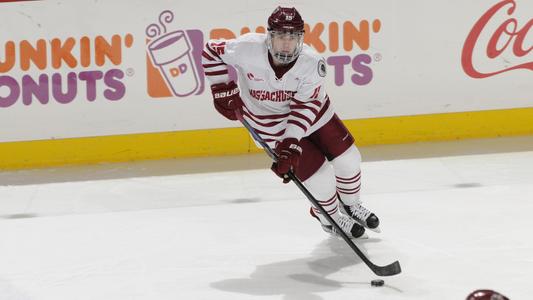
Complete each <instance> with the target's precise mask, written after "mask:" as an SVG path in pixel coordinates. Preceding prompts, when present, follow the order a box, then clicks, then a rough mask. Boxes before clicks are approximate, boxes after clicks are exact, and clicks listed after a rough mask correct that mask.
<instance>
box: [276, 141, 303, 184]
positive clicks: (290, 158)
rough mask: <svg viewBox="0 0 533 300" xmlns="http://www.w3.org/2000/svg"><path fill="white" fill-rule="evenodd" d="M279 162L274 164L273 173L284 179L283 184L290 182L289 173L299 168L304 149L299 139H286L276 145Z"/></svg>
mask: <svg viewBox="0 0 533 300" xmlns="http://www.w3.org/2000/svg"><path fill="white" fill-rule="evenodd" d="M276 153H277V154H278V161H277V162H275V163H273V164H272V168H271V169H272V171H274V173H276V175H278V176H279V177H281V178H283V183H287V182H289V181H290V179H289V177H287V173H289V171H291V170H296V168H298V162H299V160H300V156H301V155H302V147H300V144H299V142H298V140H297V139H295V138H286V139H284V140H283V141H281V143H278V144H277V145H276Z"/></svg>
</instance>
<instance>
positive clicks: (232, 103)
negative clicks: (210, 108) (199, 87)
mask: <svg viewBox="0 0 533 300" xmlns="http://www.w3.org/2000/svg"><path fill="white" fill-rule="evenodd" d="M211 92H212V93H213V102H214V104H215V109H216V110H217V111H218V112H219V113H220V114H221V115H223V116H224V117H226V118H227V119H230V120H232V121H235V120H237V116H236V115H235V110H237V109H238V110H241V109H242V105H243V104H242V100H241V96H239V88H238V87H237V84H236V83H235V82H234V81H230V82H228V83H217V84H213V85H212V86H211Z"/></svg>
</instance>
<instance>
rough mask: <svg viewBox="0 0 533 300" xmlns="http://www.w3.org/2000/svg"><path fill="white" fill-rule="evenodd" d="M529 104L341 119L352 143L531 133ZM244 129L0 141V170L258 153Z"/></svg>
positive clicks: (532, 131) (364, 143) (532, 127)
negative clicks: (474, 110)
mask: <svg viewBox="0 0 533 300" xmlns="http://www.w3.org/2000/svg"><path fill="white" fill-rule="evenodd" d="M532 120H533V109H512V110H499V111H481V112H468V113H449V114H436V115H419V116H409V117H389V118H379V119H363V120H345V124H346V126H347V127H348V129H349V130H350V132H351V133H352V134H353V135H354V137H355V139H356V144H357V145H358V146H366V145H377V144H393V143H409V142H422V141H442V140H454V139H465V138H481V137H499V136H513V135H531V134H533V126H532ZM261 151H262V150H260V149H258V148H257V147H256V146H255V144H254V143H253V142H252V141H251V138H250V136H249V135H248V133H247V132H246V130H245V129H244V128H226V129H214V130H198V131H177V132H165V133H148V134H134V135H121V136H105V137H93V138H76V139H62V140H54V141H30V142H13V143H3V144H0V155H1V156H2V157H3V160H2V163H1V165H0V167H1V168H2V169H22V168H34V167H49V166H55V165H64V164H91V163H101V162H120V161H134V160H145V159H163V158H179V157H198V156H211V155H231V154H246V153H256V152H261Z"/></svg>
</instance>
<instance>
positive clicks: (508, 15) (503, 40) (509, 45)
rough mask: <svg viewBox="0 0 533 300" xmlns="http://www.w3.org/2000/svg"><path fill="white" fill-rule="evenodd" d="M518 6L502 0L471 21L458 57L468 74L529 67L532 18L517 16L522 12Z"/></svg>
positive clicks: (531, 66) (484, 74) (532, 48)
mask: <svg viewBox="0 0 533 300" xmlns="http://www.w3.org/2000/svg"><path fill="white" fill-rule="evenodd" d="M519 9H520V7H517V4H516V2H515V1H514V0H503V1H500V2H498V3H496V4H495V5H494V6H492V7H490V8H489V9H488V10H487V11H486V12H485V13H484V14H483V15H482V16H481V17H480V18H479V20H478V21H477V22H476V23H475V24H474V26H473V28H472V30H471V31H470V33H469V34H468V36H467V38H466V40H465V43H464V46H463V53H462V58H461V64H462V66H463V70H464V72H465V73H466V74H467V75H468V76H470V77H472V78H485V77H490V76H494V75H497V74H501V73H504V72H509V71H512V70H518V69H522V70H524V69H525V70H530V71H533V60H532V55H531V54H532V51H533V46H532V45H531V32H530V30H531V27H533V19H532V18H530V17H520V15H522V16H523V15H524V14H520V12H519ZM515 11H516V12H515ZM524 12H525V11H524ZM526 15H527V14H526ZM529 15H530V16H531V11H530V14H529ZM528 36H529V37H530V38H529V39H528Z"/></svg>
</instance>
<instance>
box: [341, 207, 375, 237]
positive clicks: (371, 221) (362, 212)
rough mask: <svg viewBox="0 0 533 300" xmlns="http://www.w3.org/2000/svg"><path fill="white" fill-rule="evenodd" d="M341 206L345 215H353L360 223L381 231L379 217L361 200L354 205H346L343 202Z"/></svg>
mask: <svg viewBox="0 0 533 300" xmlns="http://www.w3.org/2000/svg"><path fill="white" fill-rule="evenodd" d="M341 207H342V210H341V211H342V212H343V213H344V214H345V215H349V216H351V217H352V218H353V219H354V220H355V221H356V222H357V223H359V224H360V225H362V226H364V227H366V228H368V229H370V230H372V231H374V232H377V233H379V232H381V229H380V228H379V218H378V217H377V216H376V215H375V214H374V213H373V212H371V211H370V210H369V209H368V208H366V207H364V206H363V205H362V204H361V202H360V201H358V202H356V203H355V204H354V205H345V204H344V203H343V204H342V205H341Z"/></svg>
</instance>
